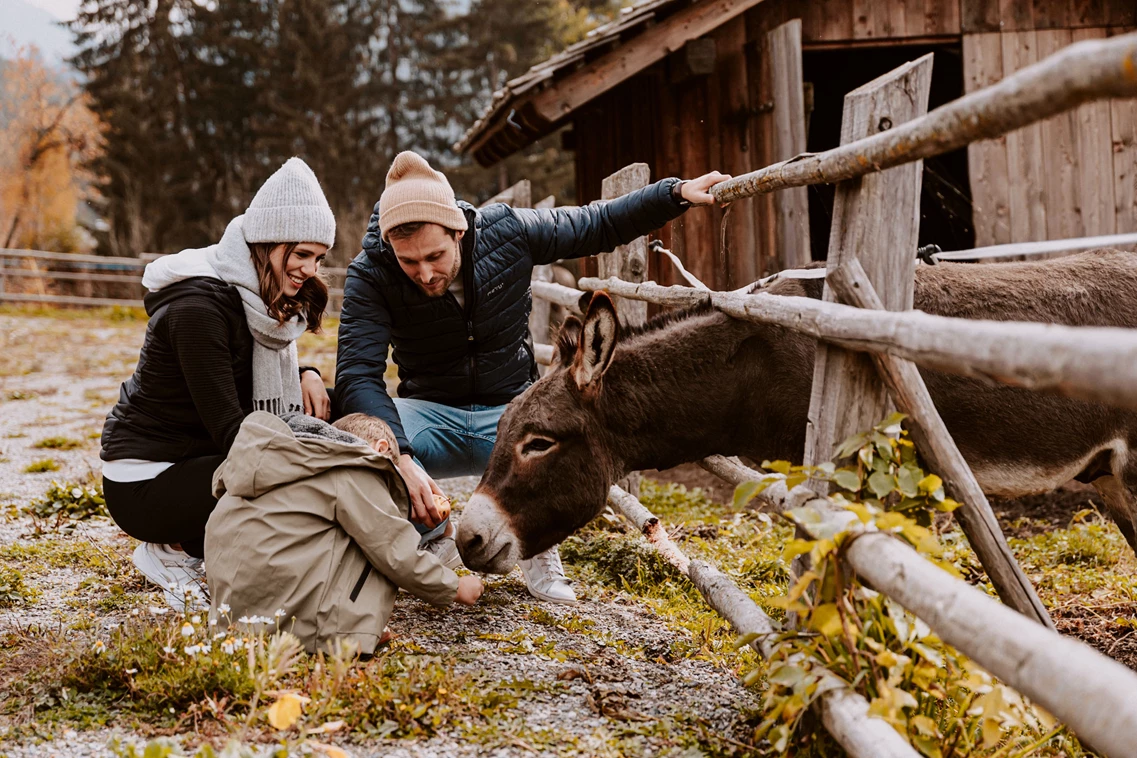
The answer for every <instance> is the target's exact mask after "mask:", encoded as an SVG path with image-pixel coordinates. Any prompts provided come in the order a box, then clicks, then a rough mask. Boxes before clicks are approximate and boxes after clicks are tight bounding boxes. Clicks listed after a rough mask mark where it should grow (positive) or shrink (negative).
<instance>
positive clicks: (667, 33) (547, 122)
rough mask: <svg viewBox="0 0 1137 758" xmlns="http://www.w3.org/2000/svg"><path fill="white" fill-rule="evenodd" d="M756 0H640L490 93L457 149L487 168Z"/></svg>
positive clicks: (543, 134)
mask: <svg viewBox="0 0 1137 758" xmlns="http://www.w3.org/2000/svg"><path fill="white" fill-rule="evenodd" d="M759 2H761V0H638V2H636V3H635V4H634V5H631V6H628V7H626V8H624V9H623V10H622V11H621V12H620V16H619V17H618V18H616V19H615V20H614V21H611V22H609V23H607V24H604V25H603V26H599V27H597V28H596V29H593V30H592V31H591V32H589V33H588V36H587V37H585V39H583V40H581V41H580V42H577V43H576V44H574V45H571V46H569V47H567V48H565V50H564V51H562V52H560V53H558V54H557V55H554V56H553V57H552V58H549V59H548V60H547V61H544V62H542V63H538V64H537V65H535V66H533V67H532V68H531V69H529V70H528V71H526V72H525V73H524V74H522V75H521V76H519V77H517V78H516V79H512V80H510V81H508V82H506V84H505V86H504V87H503V88H502V89H500V90H498V91H497V92H495V93H494V95H493V100H492V101H491V103H490V106H489V108H487V109H486V111H485V113H483V114H482V117H481V118H480V119H478V120H477V122H475V123H474V125H473V126H471V127H470V129H469V131H467V132H466V134H465V135H464V136H463V137H462V139H461V140H459V141H458V142H457V143H456V144H455V145H454V149H455V150H456V151H458V152H461V153H465V152H470V153H473V155H474V158H475V159H476V160H477V161H478V163H480V164H481V165H483V166H490V165H492V164H494V163H496V162H497V161H499V160H501V159H502V158H505V157H506V156H507V155H510V154H512V153H514V152H516V151H517V150H520V149H521V148H523V147H525V146H526V145H529V144H531V143H532V142H534V141H535V140H537V139H540V138H541V137H544V136H545V135H547V134H550V133H551V132H553V131H555V130H556V129H558V128H560V127H561V126H562V125H563V124H564V123H565V121H566V120H567V119H568V117H569V116H571V115H572V113H573V112H574V111H575V110H576V109H578V108H580V107H581V106H583V105H585V104H587V103H588V102H589V101H590V100H592V99H593V98H595V97H597V96H598V95H601V94H603V93H604V92H607V91H608V90H609V89H611V88H612V87H614V86H616V85H617V84H619V83H620V82H622V81H624V80H626V79H628V78H630V77H632V76H634V75H635V74H637V73H639V72H640V71H642V70H643V69H645V68H647V67H648V66H650V65H652V64H654V63H656V62H657V61H659V60H662V59H663V58H664V57H666V56H667V55H668V54H669V53H671V52H673V51H675V50H679V49H680V48H682V47H683V45H685V44H686V43H687V42H689V41H691V40H693V39H697V38H698V37H701V36H703V35H704V34H706V33H707V32H709V31H711V30H712V29H714V28H716V27H718V26H719V25H721V24H723V23H725V22H726V21H728V20H730V19H731V18H734V17H735V16H737V15H739V14H741V13H743V12H744V11H746V10H747V9H748V8H751V7H752V6H754V5H757V4H758V3H759Z"/></svg>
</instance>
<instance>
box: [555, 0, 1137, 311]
mask: <svg viewBox="0 0 1137 758" xmlns="http://www.w3.org/2000/svg"><path fill="white" fill-rule="evenodd" d="M793 18H801V19H802V42H803V46H804V47H805V49H806V50H809V49H824V48H827V47H834V48H844V47H849V46H854V47H855V46H857V45H876V44H896V43H904V44H921V43H933V42H936V41H951V40H959V39H960V37H961V36H962V39H963V53H964V59H965V60H964V74H965V80H966V81H965V88H966V90H967V91H970V90H973V89H975V88H977V87H981V86H985V85H987V84H990V83H992V82H995V81H998V80H999V79H1001V78H1002V77H1003V76H1005V75H1006V74H1008V73H1010V72H1012V71H1016V70H1018V69H1019V68H1022V67H1023V66H1026V65H1029V64H1030V63H1032V62H1034V61H1035V60H1037V59H1038V58H1039V57H1042V56H1045V55H1048V54H1050V53H1052V52H1055V51H1056V50H1058V49H1060V48H1061V47H1063V46H1065V45H1067V44H1070V43H1071V42H1073V41H1077V40H1079V39H1085V38H1091V37H1094V36H1105V35H1107V34H1113V33H1119V32H1120V31H1122V30H1126V29H1130V28H1132V27H1134V26H1137V0H766V2H763V3H761V4H760V5H758V6H756V7H754V8H752V9H751V10H750V11H748V12H747V13H745V14H744V15H743V16H742V17H739V18H737V19H735V20H733V21H730V22H727V23H725V24H723V25H722V26H720V27H719V28H718V29H717V30H715V31H714V32H713V33H712V35H711V36H713V37H714V39H715V41H716V43H717V44H716V48H717V58H716V70H715V72H714V74H712V75H711V76H703V77H695V78H691V79H687V80H685V81H681V82H678V83H676V82H674V81H673V77H672V75H671V72H670V70H669V65H672V64H670V63H669V62H667V61H664V62H661V63H658V64H656V65H654V66H651V67H650V68H648V69H646V70H645V71H643V72H642V73H640V74H639V75H637V76H635V77H633V78H632V79H630V80H628V81H627V82H625V83H624V84H622V85H620V86H618V87H616V88H614V89H613V90H611V91H609V92H608V93H606V94H604V95H602V96H600V97H598V98H597V99H596V100H595V101H594V102H593V103H591V104H590V105H589V106H586V107H585V108H583V109H581V110H580V111H579V112H578V113H577V114H576V115H575V119H574V139H575V141H576V150H577V156H576V166H577V196H578V199H579V201H580V202H582V203H587V202H590V201H592V200H595V199H597V198H599V197H600V186H601V181H602V180H603V179H604V177H605V176H607V175H609V174H611V173H613V172H614V171H616V170H618V169H619V168H621V167H623V166H625V165H627V164H629V163H632V162H636V161H644V162H646V163H648V164H649V165H650V166H651V169H652V178H653V180H654V179H658V178H660V177H664V176H684V177H692V176H697V175H699V174H702V173H705V172H707V171H710V170H712V169H719V170H722V171H724V172H727V173H730V174H734V175H737V174H740V173H745V172H747V171H751V170H753V169H756V168H760V167H762V166H765V165H769V164H770V163H773V162H775V161H776V160H777V159H778V157H776V156H774V155H773V147H772V146H773V129H774V123H773V118H772V116H771V115H770V114H769V112H768V111H766V110H765V109H764V108H763V106H764V104H767V103H769V102H771V101H772V99H773V98H772V96H771V90H772V79H771V77H772V73H771V71H770V70H769V69H770V64H769V60H768V51H767V50H766V49H765V47H764V46H765V45H766V34H767V32H769V31H770V30H772V29H773V28H775V27H776V26H778V25H780V24H782V23H784V22H786V21H788V20H790V19H793ZM649 33H650V32H649ZM878 40H879V42H878ZM969 168H970V172H971V189H972V193H973V196H974V221H975V227H976V244H978V245H986V244H994V243H999V242H1013V241H1015V242H1017V241H1030V240H1036V239H1055V238H1061V237H1075V236H1083V235H1092V234H1106V233H1113V232H1125V231H1137V103H1135V102H1133V101H1124V102H1113V103H1099V104H1095V105H1089V106H1085V107H1083V108H1080V109H1078V110H1077V111H1075V112H1073V113H1070V114H1066V115H1064V116H1060V117H1057V118H1055V119H1051V120H1050V121H1047V122H1045V123H1043V124H1038V125H1035V126H1032V127H1028V128H1027V129H1023V130H1020V131H1019V132H1015V133H1013V134H1009V135H1007V136H1006V137H1004V138H1003V139H1000V140H993V141H989V142H984V143H977V144H976V145H974V146H972V147H971V148H970V149H969ZM774 219H775V214H774V207H773V198H772V196H764V197H760V198H753V199H749V200H743V201H740V202H736V203H735V204H734V205H733V206H732V207H731V208H730V210H729V213H728V214H727V215H726V224H725V233H724V229H723V211H722V210H721V209H718V208H695V209H692V210H691V211H689V212H688V213H686V214H685V215H684V216H683V217H681V218H680V219H679V220H677V221H676V222H673V223H672V224H669V225H668V227H667V228H665V229H664V230H663V231H662V232H661V234H660V237H661V238H662V240H663V242H664V244H665V245H666V246H668V247H670V248H671V249H672V250H674V251H675V252H677V253H678V254H679V255H680V257H681V258H682V259H683V260H684V262H685V263H686V265H687V266H688V268H689V269H690V270H691V271H692V272H693V273H694V274H695V275H696V276H698V277H699V278H700V279H702V280H703V281H704V282H706V283H707V284H708V285H710V286H711V287H715V288H718V289H725V288H730V287H737V286H740V285H741V284H743V283H745V282H748V281H753V279H754V278H756V277H757V276H760V275H762V274H764V273H767V272H768V271H770V270H771V269H772V264H773V262H772V261H771V260H770V258H769V256H770V255H771V253H772V252H773V251H774V250H775V247H776V231H775V225H774ZM724 243H725V244H724ZM650 266H651V271H652V277H653V278H656V279H657V280H658V281H661V282H664V283H673V282H675V281H677V280H676V278H675V277H674V275H673V272H672V271H671V267H670V264H668V263H666V262H665V261H664V260H662V259H660V258H653V260H651V261H650ZM585 271H586V272H589V273H592V272H591V271H589V270H588V267H587V265H586V267H585Z"/></svg>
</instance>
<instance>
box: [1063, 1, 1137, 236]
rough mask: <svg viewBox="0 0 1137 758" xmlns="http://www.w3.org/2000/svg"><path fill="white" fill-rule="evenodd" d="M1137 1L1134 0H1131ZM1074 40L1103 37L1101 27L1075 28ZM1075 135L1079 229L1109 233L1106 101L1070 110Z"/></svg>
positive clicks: (1112, 221) (1113, 225)
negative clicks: (1080, 227)
mask: <svg viewBox="0 0 1137 758" xmlns="http://www.w3.org/2000/svg"><path fill="white" fill-rule="evenodd" d="M1134 2H1137V0H1134ZM1071 36H1072V38H1073V41H1074V42H1081V41H1082V40H1087V39H1104V38H1105V37H1106V30H1105V29H1104V28H1101V27H1097V28H1088V29H1075V30H1074V31H1073V34H1072V35H1071ZM1073 116H1074V121H1075V129H1076V132H1075V133H1076V134H1077V135H1078V141H1077V147H1078V156H1077V160H1078V179H1079V183H1080V186H1079V203H1078V210H1079V212H1080V215H1081V222H1082V232H1081V234H1082V235H1084V236H1098V235H1102V234H1113V233H1114V232H1115V231H1116V230H1117V215H1116V213H1115V211H1114V202H1113V192H1114V182H1113V139H1112V128H1111V125H1110V103H1109V101H1108V100H1099V101H1097V102H1093V103H1086V104H1085V105H1083V106H1081V107H1079V108H1078V109H1077V110H1076V111H1074V114H1073Z"/></svg>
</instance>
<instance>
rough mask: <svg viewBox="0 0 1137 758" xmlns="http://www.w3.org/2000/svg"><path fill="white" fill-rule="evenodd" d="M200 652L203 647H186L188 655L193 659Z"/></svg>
mask: <svg viewBox="0 0 1137 758" xmlns="http://www.w3.org/2000/svg"><path fill="white" fill-rule="evenodd" d="M199 650H201V645H186V647H185V651H186V655H188V656H189V657H191V658H192V657H193V656H195V655H197V653H198V651H199Z"/></svg>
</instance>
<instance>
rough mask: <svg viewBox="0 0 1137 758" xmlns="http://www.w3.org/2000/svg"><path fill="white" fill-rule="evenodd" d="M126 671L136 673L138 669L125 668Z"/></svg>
mask: <svg viewBox="0 0 1137 758" xmlns="http://www.w3.org/2000/svg"><path fill="white" fill-rule="evenodd" d="M126 673H128V674H137V673H138V669H127V670H126Z"/></svg>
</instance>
